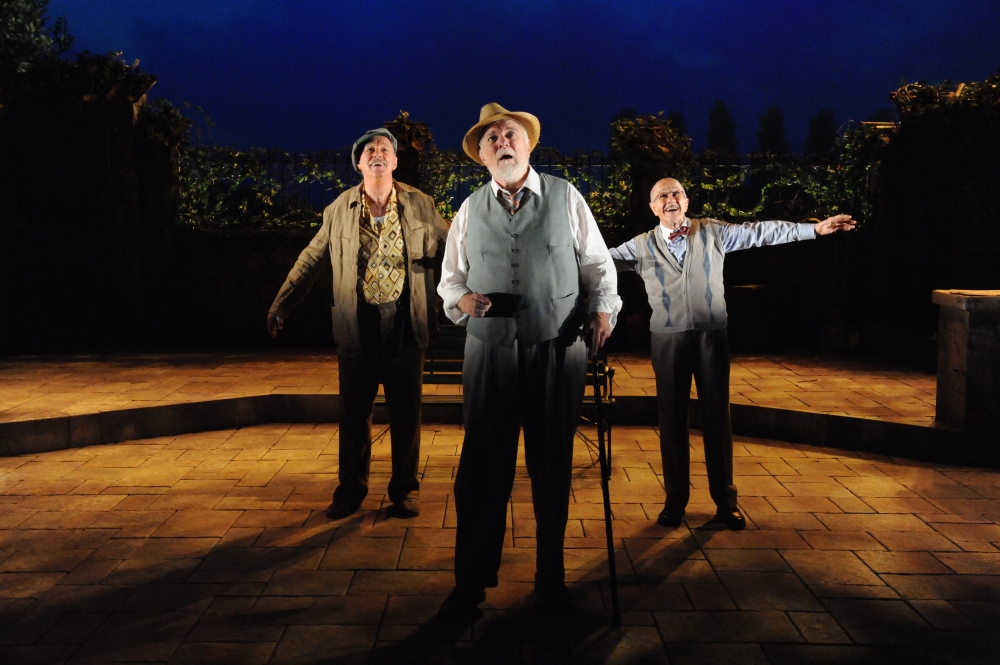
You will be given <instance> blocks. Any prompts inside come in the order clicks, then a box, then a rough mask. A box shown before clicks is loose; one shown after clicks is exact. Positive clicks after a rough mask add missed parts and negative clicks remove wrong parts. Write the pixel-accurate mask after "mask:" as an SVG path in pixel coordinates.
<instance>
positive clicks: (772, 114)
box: [757, 106, 792, 155]
mask: <svg viewBox="0 0 1000 665" xmlns="http://www.w3.org/2000/svg"><path fill="white" fill-rule="evenodd" d="M757 150H758V151H760V152H767V153H771V154H773V155H787V154H788V153H790V152H791V151H792V148H791V146H789V145H788V141H787V140H786V139H785V119H784V117H783V116H782V114H781V107H780V106H768V107H767V110H766V111H764V112H763V113H761V114H760V129H758V130H757Z"/></svg>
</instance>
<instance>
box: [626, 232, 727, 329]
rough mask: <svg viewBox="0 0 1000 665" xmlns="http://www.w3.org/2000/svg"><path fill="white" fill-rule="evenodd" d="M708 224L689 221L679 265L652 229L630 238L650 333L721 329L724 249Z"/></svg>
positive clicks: (661, 236)
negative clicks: (648, 312) (649, 313)
mask: <svg viewBox="0 0 1000 665" xmlns="http://www.w3.org/2000/svg"><path fill="white" fill-rule="evenodd" d="M721 225H722V222H719V221H716V220H714V219H692V220H691V231H690V232H689V233H688V236H687V253H686V254H685V256H684V265H683V266H681V265H680V264H679V263H678V262H677V259H676V258H674V255H673V254H671V253H670V250H668V249H667V244H666V241H665V240H664V238H663V234H661V233H660V232H659V230H658V229H653V230H652V231H649V232H648V233H643V234H642V235H640V236H636V238H635V252H636V267H635V270H636V272H637V273H639V275H640V276H641V277H642V280H643V281H644V282H645V283H646V295H647V296H648V297H649V306H650V307H651V308H652V309H653V316H652V318H651V319H650V321H649V329H650V330H651V331H652V332H655V333H674V332H684V331H685V330H721V329H722V328H725V327H726V321H727V317H726V299H725V297H724V294H725V289H724V287H723V282H722V266H723V261H724V260H725V256H726V253H725V250H724V249H723V245H722V238H721V236H720V235H719V228H720V227H721Z"/></svg>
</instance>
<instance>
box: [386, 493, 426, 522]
mask: <svg viewBox="0 0 1000 665" xmlns="http://www.w3.org/2000/svg"><path fill="white" fill-rule="evenodd" d="M389 514H390V515H392V516H393V517H398V518H400V519H404V520H405V519H409V518H411V517H416V516H417V515H419V514H420V499H418V498H417V497H415V496H414V497H407V498H405V499H403V500H402V501H400V502H399V503H394V504H392V507H391V508H389Z"/></svg>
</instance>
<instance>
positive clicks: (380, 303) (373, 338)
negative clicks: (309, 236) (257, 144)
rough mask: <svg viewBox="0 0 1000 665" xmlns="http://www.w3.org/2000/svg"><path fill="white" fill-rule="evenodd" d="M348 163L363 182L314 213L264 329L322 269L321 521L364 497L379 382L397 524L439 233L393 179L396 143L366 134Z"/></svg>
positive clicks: (416, 439) (410, 488)
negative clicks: (335, 479)
mask: <svg viewBox="0 0 1000 665" xmlns="http://www.w3.org/2000/svg"><path fill="white" fill-rule="evenodd" d="M351 157H352V160H353V163H354V169H355V170H356V171H357V172H358V173H360V174H361V175H362V177H363V180H362V183H361V184H360V185H359V186H357V187H353V188H351V189H349V190H347V191H346V192H344V193H343V194H341V195H340V196H339V197H338V198H337V200H336V201H334V202H333V203H331V204H330V205H329V206H327V208H326V210H324V211H323V225H322V226H321V227H320V230H319V232H318V233H317V234H316V236H315V237H314V238H313V240H312V242H311V243H309V246H308V247H306V248H305V249H304V250H302V253H301V254H300V255H299V259H298V261H296V262H295V266H294V267H293V268H292V270H291V272H290V273H288V278H287V279H286V280H285V283H284V284H283V285H282V287H281V290H280V291H278V295H277V297H276V298H275V299H274V303H273V304H272V305H271V309H270V311H269V312H268V315H267V329H268V332H269V333H270V334H271V336H272V337H277V336H278V330H280V329H281V328H282V327H283V325H284V319H285V318H286V317H287V316H288V313H289V312H290V311H291V310H292V308H293V307H295V306H296V305H297V304H298V303H300V302H301V301H302V299H303V298H304V297H305V294H306V293H307V292H308V290H309V286H310V285H311V284H312V282H313V280H314V279H315V278H316V276H317V275H318V274H319V268H320V266H321V265H322V264H323V263H324V262H325V261H327V260H329V261H330V263H331V266H332V268H333V308H332V310H331V313H332V316H333V338H334V341H335V342H336V343H337V357H338V361H339V369H340V470H339V476H340V485H339V486H338V487H337V489H336V491H335V492H334V493H333V503H331V504H330V507H329V508H328V509H327V512H326V514H327V517H329V518H330V519H341V518H343V517H347V516H348V515H350V514H352V513H354V512H355V511H356V510H357V509H358V508H359V507H360V506H361V502H362V501H364V499H365V497H366V496H367V495H368V469H369V466H370V464H371V448H372V435H371V418H372V407H373V405H374V403H375V396H376V394H377V393H378V387H379V383H381V384H382V385H383V386H384V387H385V402H386V406H387V407H388V408H389V436H390V440H391V447H392V478H391V480H390V481H389V500H390V501H392V509H391V510H392V513H393V514H394V515H395V516H396V517H415V516H416V515H418V514H419V512H420V503H419V500H418V489H419V486H420V483H419V481H418V480H417V466H418V464H419V461H420V460H419V458H420V400H421V388H422V386H423V371H424V349H425V348H426V347H427V343H428V340H429V339H430V337H431V335H432V333H433V332H434V331H436V324H437V321H436V316H437V313H436V309H437V296H436V294H435V293H434V282H435V280H434V257H435V255H436V254H437V251H438V242H439V241H443V240H444V237H445V234H446V233H447V231H448V225H447V223H446V222H445V221H444V220H443V219H442V218H441V215H439V214H438V212H437V209H436V208H435V206H434V201H433V200H431V197H429V196H427V195H426V194H423V193H422V192H420V191H419V190H417V189H415V188H413V187H410V186H409V185H405V184H403V183H401V182H396V181H394V180H393V177H392V172H393V170H395V168H396V163H397V161H396V139H395V137H393V135H392V134H391V133H390V132H389V130H387V129H384V128H379V129H373V130H371V131H369V132H367V133H365V135H364V136H362V137H361V138H359V139H358V140H357V142H355V144H354V148H353V150H352V151H351Z"/></svg>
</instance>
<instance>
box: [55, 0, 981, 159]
mask: <svg viewBox="0 0 1000 665" xmlns="http://www.w3.org/2000/svg"><path fill="white" fill-rule="evenodd" d="M50 15H51V16H53V17H54V16H60V15H64V16H66V17H67V18H68V19H69V28H70V31H71V32H72V33H73V34H74V36H75V37H76V43H75V48H76V50H83V49H86V50H90V51H100V52H104V51H122V52H123V57H124V58H125V59H126V60H127V61H128V62H132V61H133V60H134V59H135V58H139V59H140V60H141V66H142V68H143V70H144V71H148V72H151V73H153V74H156V75H157V76H158V78H159V81H158V83H157V84H156V86H155V87H154V88H153V91H152V93H151V97H167V98H169V99H170V100H171V101H173V102H174V103H176V104H180V103H182V102H185V101H187V102H190V103H191V104H196V105H200V106H203V107H204V109H205V111H206V112H207V114H208V115H209V117H211V118H212V119H213V120H214V121H215V122H216V124H217V127H216V128H215V130H214V139H215V141H216V142H218V143H236V144H240V145H243V146H265V147H283V148H287V149H302V150H311V149H325V148H337V147H341V146H344V145H348V144H350V143H351V142H352V141H353V140H354V139H355V138H356V137H357V136H359V135H360V134H361V133H363V132H364V131H365V130H367V129H369V128H371V127H375V126H380V125H381V124H382V123H383V122H384V121H386V120H389V119H391V118H392V117H394V116H395V115H396V113H397V112H398V111H399V110H400V109H406V110H407V111H409V112H410V114H411V115H412V116H413V117H414V118H415V119H418V120H423V121H425V122H427V123H428V124H429V125H430V127H431V129H432V131H433V132H434V135H435V138H436V140H437V143H438V145H439V146H440V147H443V148H458V147H459V145H460V141H461V138H462V136H463V135H464V133H465V131H466V130H467V129H468V128H469V127H470V126H471V125H472V124H474V123H475V122H476V120H478V115H479V108H480V106H482V105H483V104H485V103H486V102H490V101H496V102H498V103H500V104H502V105H504V106H506V107H507V108H509V109H512V110H524V111H530V112H532V113H534V114H535V115H537V116H538V117H539V119H540V121H541V125H542V135H541V141H542V143H543V144H545V145H551V146H555V147H556V148H559V149H560V150H567V151H568V150H575V149H578V148H582V149H591V148H603V147H606V144H607V140H608V132H609V123H610V121H611V119H612V118H613V117H614V115H615V114H616V113H617V112H618V111H619V110H620V109H622V108H624V107H632V108H635V109H636V110H637V111H638V112H639V113H655V112H657V111H669V110H677V111H680V112H681V113H683V115H684V119H685V122H686V124H687V128H688V133H689V134H691V136H692V137H693V138H694V141H695V147H696V148H701V147H703V146H704V143H705V133H706V131H707V125H708V112H709V109H710V108H711V106H712V103H713V101H714V100H715V99H716V98H719V99H722V100H723V101H725V103H726V104H727V105H728V106H729V109H730V111H731V112H732V114H733V117H734V118H735V120H736V125H737V134H738V137H739V141H740V144H739V149H740V150H742V151H744V152H747V151H750V150H753V149H755V148H756V145H757V141H756V138H755V133H756V131H757V120H758V116H759V114H760V113H762V112H763V111H764V109H765V108H766V107H767V106H768V105H770V104H778V105H780V106H781V108H782V109H783V111H784V114H785V123H786V127H787V130H788V138H789V140H790V141H791V142H792V146H793V149H795V150H796V151H798V150H801V148H802V143H803V141H804V140H805V135H806V132H807V130H808V121H809V117H810V116H811V115H813V114H814V113H816V112H817V111H819V110H820V109H822V108H830V109H832V110H833V111H834V114H835V117H836V119H837V122H838V124H839V123H843V122H846V121H847V120H856V121H857V120H864V119H865V118H866V117H868V116H869V115H870V114H871V113H872V112H874V111H875V110H876V109H878V108H880V107H881V108H886V107H889V106H890V104H889V101H888V93H889V92H890V91H891V90H894V89H895V88H896V87H898V85H899V84H900V82H901V81H903V80H905V81H916V80H920V79H925V80H927V81H930V82H940V81H942V80H944V79H951V80H952V81H955V82H958V81H967V80H982V79H984V78H986V77H988V76H990V75H991V74H993V73H994V72H996V71H997V70H998V69H1000V1H998V0H953V1H950V2H949V1H945V0H937V1H932V0H868V1H862V0H842V1H840V2H821V1H818V0H816V1H813V0H786V1H781V2H779V1H776V0H771V1H767V0H763V1H756V2H747V1H746V0H659V1H636V2H627V1H619V2H608V1H597V0H584V1H581V2H555V1H548V0H530V1H526V0H508V1H507V2H496V1H495V0H451V1H440V2H419V1H413V0H410V1H406V0H386V1H382V2H375V1H368V2H366V1H364V0H362V1H360V2H323V1H320V0H244V1H236V0H169V1H168V0H52V2H51V5H50Z"/></svg>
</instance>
